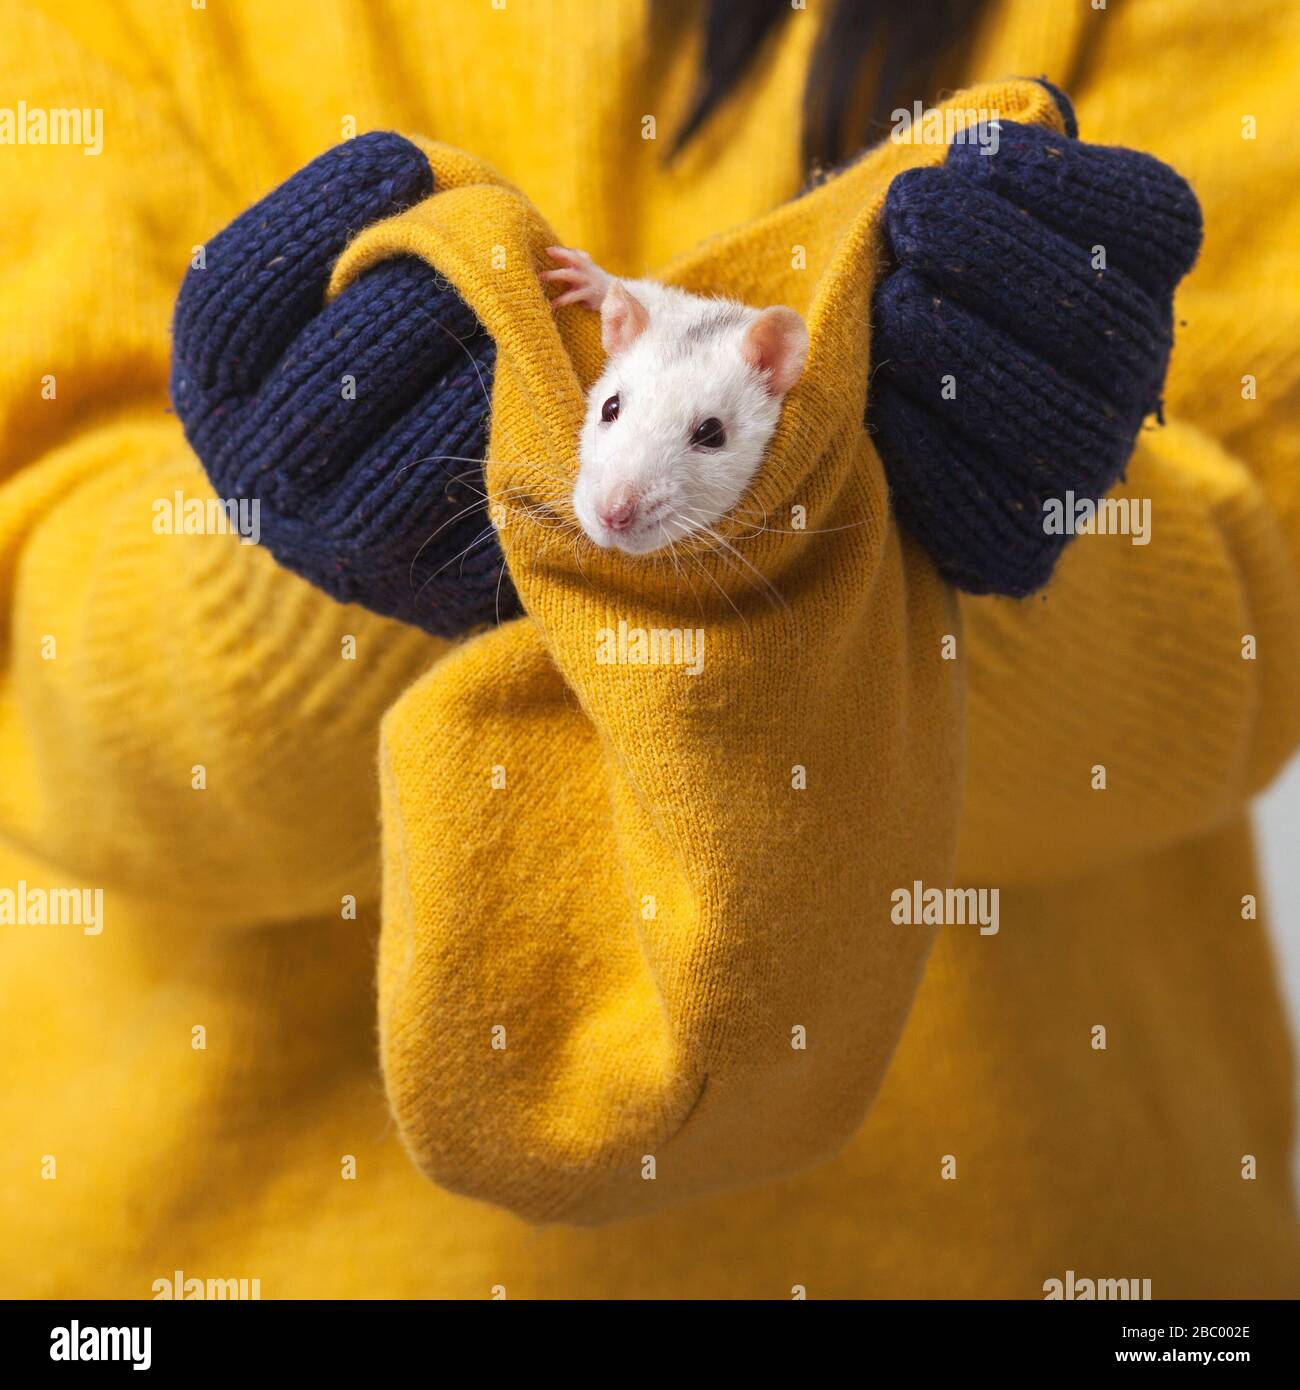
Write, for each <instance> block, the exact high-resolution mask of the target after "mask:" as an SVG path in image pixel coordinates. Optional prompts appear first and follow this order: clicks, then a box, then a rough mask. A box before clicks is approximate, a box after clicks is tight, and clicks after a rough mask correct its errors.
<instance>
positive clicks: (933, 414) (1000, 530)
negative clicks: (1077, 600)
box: [867, 84, 1201, 597]
mask: <svg viewBox="0 0 1300 1390" xmlns="http://www.w3.org/2000/svg"><path fill="white" fill-rule="evenodd" d="M1045 85H1047V84H1045ZM1053 95H1055V96H1056V98H1057V101H1058V104H1060V105H1061V106H1062V110H1063V114H1064V115H1065V117H1066V122H1067V128H1068V129H1069V130H1070V131H1071V135H1073V133H1074V131H1075V127H1074V121H1073V113H1072V112H1071V111H1070V109H1069V104H1068V102H1066V101H1065V99H1064V98H1063V97H1061V96H1060V94H1059V93H1055V92H1054V93H1053ZM884 232H885V239H886V243H887V246H888V249H889V252H890V254H891V255H892V257H893V260H894V262H895V263H896V268H894V269H892V270H891V271H890V273H889V274H887V275H886V276H885V277H884V279H883V280H882V281H881V283H880V285H879V286H878V288H877V290H876V295H875V300H874V304H873V312H874V316H875V324H874V336H873V340H872V358H873V361H874V362H875V363H876V364H877V366H876V368H875V372H874V374H873V378H872V384H871V392H870V399H869V402H868V407H867V421H868V425H869V427H870V428H871V429H872V431H873V432H874V435H875V441H876V446H877V448H878V450H879V452H880V456H881V458H882V460H883V461H884V464H885V469H886V473H887V476H888V478H889V482H890V491H891V500H892V505H893V506H894V509H895V511H896V513H897V516H898V518H899V521H900V522H901V523H902V524H903V525H904V526H905V527H906V528H907V529H908V530H909V531H910V532H911V533H912V535H913V536H915V537H916V539H917V540H919V541H920V542H921V544H922V545H923V546H924V547H925V548H926V550H927V551H928V552H929V554H930V556H931V558H932V559H933V560H934V562H935V564H936V565H937V566H938V568H939V571H940V573H941V574H942V575H943V576H944V578H945V579H947V580H948V581H949V582H950V583H952V584H953V585H955V586H956V587H957V588H959V589H963V590H966V591H967V592H969V593H975V594H983V593H995V594H1008V595H1013V596H1017V597H1020V596H1024V595H1026V594H1029V593H1032V592H1033V591H1034V590H1035V589H1038V588H1040V587H1041V586H1042V585H1043V584H1045V583H1046V582H1047V580H1048V578H1049V577H1050V576H1051V573H1052V569H1053V567H1054V566H1055V564H1056V561H1057V558H1058V556H1059V555H1060V552H1061V550H1062V549H1063V547H1064V546H1065V544H1066V543H1067V542H1068V541H1069V540H1070V539H1071V536H1070V534H1069V533H1068V532H1067V533H1065V534H1051V533H1049V532H1048V531H1047V530H1046V529H1045V517H1044V503H1045V502H1047V501H1048V500H1049V499H1064V498H1065V496H1066V494H1067V493H1073V494H1074V497H1075V498H1076V499H1080V498H1087V499H1094V500H1095V499H1096V498H1099V497H1101V496H1102V495H1103V494H1104V493H1105V492H1107V491H1108V490H1109V488H1110V487H1111V486H1112V485H1113V484H1114V483H1115V482H1116V481H1118V480H1119V478H1120V477H1121V476H1122V475H1123V472H1124V468H1125V466H1126V464H1127V462H1128V459H1129V456H1130V454H1131V453H1132V449H1133V442H1134V439H1135V437H1136V435H1137V432H1138V430H1139V429H1140V428H1141V425H1142V422H1143V420H1144V419H1145V418H1146V417H1147V416H1148V415H1149V414H1150V413H1151V412H1153V411H1158V410H1159V407H1160V392H1161V388H1162V386H1163V383H1164V378H1165V369H1166V367H1167V365H1168V362H1169V352H1170V349H1171V347H1172V344H1173V326H1172V318H1173V307H1172V306H1173V295H1174V290H1175V288H1176V286H1177V284H1178V282H1179V280H1180V279H1181V278H1182V277H1183V276H1184V275H1185V274H1186V273H1187V271H1188V270H1189V269H1190V268H1191V265H1192V263H1193V261H1194V260H1195V259H1196V254H1197V251H1198V249H1199V247H1200V241H1201V214H1200V207H1199V205H1198V203H1197V201H1196V197H1195V195H1194V194H1193V192H1192V190H1191V189H1190V188H1189V187H1188V185H1187V183H1186V182H1185V181H1184V180H1183V179H1182V178H1180V177H1179V176H1178V175H1177V174H1176V173H1175V172H1174V171H1173V170H1172V169H1170V168H1168V167H1167V166H1166V165H1164V164H1161V163H1160V161H1159V160H1156V159H1153V158H1151V157H1150V156H1149V155H1145V154H1141V153H1139V152H1138V151H1136V150H1126V149H1109V148H1102V147H1100V146H1092V145H1083V144H1080V143H1079V142H1078V140H1077V139H1074V138H1071V137H1070V136H1064V135H1058V134H1056V133H1055V132H1054V131H1050V130H1046V129H1044V128H1042V127H1038V126H1027V125H1018V124H1014V123H1012V122H1008V121H1004V122H1001V123H1000V129H999V140H998V144H997V149H996V153H989V154H986V153H983V146H982V145H980V144H978V143H976V142H974V141H971V142H969V143H965V144H955V145H953V147H952V148H951V150H950V152H949V154H948V158H947V161H946V163H945V164H943V165H942V166H940V167H937V168H929V169H915V170H910V171H908V172H907V173H904V174H901V175H900V176H899V177H898V178H896V179H895V180H894V181H893V183H892V184H891V185H890V188H889V192H888V195H887V197H886V200H885V210H884ZM1102 252H1104V256H1105V263H1104V268H1101V266H1100V261H1099V257H1100V254H1101V253H1102ZM945 387H946V390H945Z"/></svg>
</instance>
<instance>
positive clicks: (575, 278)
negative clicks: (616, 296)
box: [541, 246, 609, 312]
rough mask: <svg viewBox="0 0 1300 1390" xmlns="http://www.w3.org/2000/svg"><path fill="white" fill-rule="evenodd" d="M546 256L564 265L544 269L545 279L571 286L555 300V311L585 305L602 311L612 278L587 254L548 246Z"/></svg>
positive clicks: (553, 306)
mask: <svg viewBox="0 0 1300 1390" xmlns="http://www.w3.org/2000/svg"><path fill="white" fill-rule="evenodd" d="M546 254H547V255H548V256H550V258H551V259H552V260H553V261H559V263H560V265H559V268H558V269H555V270H543V271H542V272H541V278H542V279H543V280H545V281H547V282H548V283H550V284H562V285H568V287H569V288H568V289H567V290H565V291H564V293H563V294H557V295H556V296H555V298H554V299H553V300H551V308H552V309H558V308H559V307H560V306H561V305H562V304H581V305H582V306H583V307H584V308H586V309H594V310H596V311H597V312H599V311H600V306H601V305H602V304H603V303H604V302H605V291H606V290H607V289H609V276H608V275H606V274H605V272H604V271H603V270H601V268H600V267H599V266H598V265H597V264H596V262H595V261H593V260H592V259H591V257H590V256H589V255H587V253H586V252H585V251H574V250H572V249H570V248H569V247H567V246H548V247H547V248H546Z"/></svg>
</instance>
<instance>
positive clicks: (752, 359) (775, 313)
mask: <svg viewBox="0 0 1300 1390" xmlns="http://www.w3.org/2000/svg"><path fill="white" fill-rule="evenodd" d="M740 354H741V356H742V357H743V358H744V359H745V361H746V362H748V363H749V364H750V366H752V367H757V368H758V370H759V371H760V372H762V373H763V374H764V376H765V377H766V378H767V389H768V394H769V395H773V396H784V395H785V393H786V392H787V391H788V390H789V389H790V388H791V387H792V386H793V385H794V384H795V382H796V381H798V380H799V377H800V375H801V374H802V373H803V364H804V362H805V361H806V360H807V357H808V329H807V328H806V327H805V326H804V321H803V319H801V318H800V317H799V315H798V314H796V313H795V311H794V310H793V309H787V308H786V307H785V305H783V304H777V305H775V306H773V307H772V308H771V309H764V310H763V312H762V313H761V314H759V316H758V317H757V318H756V319H755V320H754V322H753V323H751V324H750V325H749V328H748V329H747V330H746V332H745V336H744V338H743V339H741V343H740Z"/></svg>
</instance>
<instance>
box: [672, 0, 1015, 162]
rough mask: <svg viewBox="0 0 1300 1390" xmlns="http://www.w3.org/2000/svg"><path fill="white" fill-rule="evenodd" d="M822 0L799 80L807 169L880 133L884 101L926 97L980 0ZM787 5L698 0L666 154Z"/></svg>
mask: <svg viewBox="0 0 1300 1390" xmlns="http://www.w3.org/2000/svg"><path fill="white" fill-rule="evenodd" d="M657 2H658V3H663V0H657ZM829 3H830V11H829V13H828V15H827V17H826V20H825V22H824V26H823V28H822V32H821V35H820V38H819V39H818V42H817V44H816V46H815V48H814V51H813V56H812V60H811V62H810V63H809V67H808V76H807V79H806V81H805V85H804V98H803V138H802V145H803V157H804V166H805V168H807V169H816V168H819V167H826V166H829V165H835V164H839V163H842V162H843V161H844V160H845V159H847V158H849V157H850V156H851V155H853V154H856V153H857V151H858V150H859V149H860V148H861V147H862V146H863V145H864V144H866V143H868V142H869V141H870V140H871V139H872V138H874V137H875V136H876V135H878V134H879V132H880V130H881V128H882V127H883V126H884V125H885V124H886V123H887V122H888V120H889V116H890V113H891V112H892V111H894V110H896V109H897V108H898V107H900V106H906V107H909V108H910V107H911V105H912V103H913V101H916V100H922V101H931V100H933V99H934V97H935V96H936V95H937V93H938V90H939V86H938V84H939V83H940V81H941V80H942V77H943V63H944V62H945V61H946V60H949V59H951V58H952V56H953V55H954V54H956V53H959V52H960V51H961V49H962V48H963V47H964V45H965V44H966V43H967V42H968V40H969V38H970V35H971V31H972V29H973V28H974V25H975V21H976V19H977V18H978V17H979V14H980V12H981V10H983V8H984V7H985V4H986V3H987V0H829ZM791 15H792V7H791V4H790V0H704V21H703V54H702V60H701V67H700V75H699V81H698V83H697V85H696V89H695V93H694V95H693V97H692V100H691V104H690V106H689V108H688V110H687V113H686V117H685V119H684V120H683V121H682V124H681V126H680V128H679V129H678V131H677V133H676V135H675V137H674V141H673V146H672V151H673V153H674V154H676V153H677V152H678V151H680V150H681V149H683V148H684V147H685V146H686V145H687V144H688V143H689V142H690V140H691V139H692V138H693V137H694V136H695V135H696V134H698V132H699V130H700V128H701V127H702V126H703V125H704V124H705V122H706V121H708V119H709V117H710V116H711V115H712V114H713V113H714V112H715V111H716V110H717V108H718V107H719V106H721V105H722V103H723V102H724V101H725V100H726V98H727V97H728V96H729V95H730V94H731V92H732V91H734V90H735V88H736V86H737V85H738V84H739V83H740V81H741V80H742V78H743V77H744V76H745V74H746V73H747V72H748V71H749V70H750V69H751V68H752V66H753V65H754V63H755V61H756V60H757V58H758V55H759V53H760V51H761V50H762V48H763V45H764V44H765V43H766V41H767V40H768V39H769V38H770V37H771V35H772V34H774V33H775V32H776V30H777V29H778V28H779V27H780V26H781V24H782V23H786V22H789V20H790V16H791ZM805 17H806V16H801V19H803V18H805ZM872 64H874V65H875V75H874V81H873V82H872V84H871V92H870V99H869V101H867V102H865V103H863V102H861V101H860V99H859V98H860V93H861V90H862V83H863V80H864V74H867V73H869V71H870V65H872ZM859 108H861V109H859Z"/></svg>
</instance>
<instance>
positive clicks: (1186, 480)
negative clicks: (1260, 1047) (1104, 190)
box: [958, 3, 1300, 912]
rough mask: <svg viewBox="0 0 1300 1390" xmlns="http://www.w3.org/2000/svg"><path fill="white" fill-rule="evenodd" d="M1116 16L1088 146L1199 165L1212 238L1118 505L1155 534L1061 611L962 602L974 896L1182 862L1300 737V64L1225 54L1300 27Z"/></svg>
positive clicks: (1072, 570) (964, 864) (1066, 561)
mask: <svg viewBox="0 0 1300 1390" xmlns="http://www.w3.org/2000/svg"><path fill="white" fill-rule="evenodd" d="M1112 9H1113V13H1110V14H1108V15H1107V16H1106V18H1105V19H1104V21H1102V20H1101V19H1100V17H1096V18H1098V22H1097V23H1096V24H1095V25H1093V26H1092V30H1093V32H1094V33H1095V37H1096V49H1095V52H1094V53H1093V55H1092V58H1093V60H1092V62H1091V63H1090V65H1089V72H1090V73H1091V78H1090V80H1089V81H1088V82H1087V83H1086V84H1081V85H1080V86H1079V87H1078V89H1077V90H1076V92H1075V94H1074V95H1075V96H1076V108H1077V111H1078V118H1079V126H1080V130H1081V132H1083V133H1084V135H1085V136H1086V138H1088V139H1091V140H1095V141H1098V142H1100V143H1121V142H1122V143H1124V144H1128V145H1134V146H1138V147H1140V148H1142V149H1145V150H1149V151H1151V152H1152V153H1153V154H1155V155H1157V156H1159V157H1160V158H1161V159H1163V160H1167V161H1168V162H1169V163H1170V164H1171V165H1173V166H1174V167H1175V168H1177V169H1178V170H1179V172H1180V173H1181V174H1183V175H1184V176H1185V177H1186V178H1187V179H1188V180H1189V181H1190V183H1191V186H1192V187H1193V189H1194V190H1195V192H1196V196H1197V198H1198V199H1199V201H1200V204H1201V207H1202V210H1203V213H1204V225H1205V239H1204V243H1203V245H1202V248H1201V253H1200V256H1199V258H1198V260H1197V263H1196V266H1195V267H1194V269H1193V270H1192V272H1191V274H1190V275H1189V276H1188V278H1187V280H1186V281H1185V282H1184V283H1183V284H1182V286H1181V287H1180V288H1179V291H1178V295H1177V298H1176V301H1175V315H1174V321H1175V348H1174V352H1173V356H1172V359H1171V363H1170V372H1169V378H1168V381H1167V383H1166V386H1165V390H1164V411H1163V413H1164V424H1163V425H1162V424H1160V423H1159V422H1158V421H1157V420H1156V419H1155V418H1154V417H1153V418H1151V419H1149V420H1148V421H1147V423H1146V426H1145V427H1144V429H1143V430H1142V432H1141V433H1140V435H1139V436H1138V440H1137V444H1136V447H1135V449H1134V452H1133V455H1132V457H1131V459H1130V460H1129V463H1128V466H1127V469H1126V471H1125V477H1124V481H1123V482H1122V483H1121V484H1120V485H1119V486H1118V487H1117V488H1116V489H1115V490H1114V491H1113V492H1112V493H1111V494H1110V496H1111V498H1112V499H1113V500H1114V501H1117V502H1121V503H1123V504H1124V505H1125V506H1126V507H1130V506H1131V507H1134V508H1140V509H1141V511H1140V512H1139V511H1133V512H1131V513H1130V519H1132V520H1140V519H1141V517H1143V516H1145V518H1146V520H1147V528H1146V535H1145V537H1141V536H1135V535H1133V534H1132V533H1131V532H1130V533H1129V534H1125V533H1122V532H1117V531H1116V530H1115V529H1114V528H1112V529H1111V530H1110V531H1109V532H1108V533H1099V534H1093V535H1085V536H1080V537H1078V539H1077V540H1075V541H1074V542H1073V543H1072V544H1071V545H1070V546H1069V547H1067V549H1066V550H1065V552H1064V554H1063V556H1062V558H1061V562H1060V564H1059V566H1058V568H1057V571H1056V574H1055V577H1054V578H1053V580H1052V583H1051V584H1050V586H1049V587H1048V588H1047V590H1046V591H1045V592H1044V593H1043V594H1042V595H1041V596H1040V597H1038V598H1036V599H1031V600H1028V601H1025V602H1020V603H1013V602H1008V601H1006V600H999V599H989V598H967V597H965V596H963V599H962V617H963V624H964V643H965V652H966V656H967V658H968V661H969V684H968V692H969V693H968V712H969V715H968V717H969V736H968V741H967V767H966V779H965V780H966V797H965V800H966V808H967V809H966V812H965V815H964V817H963V825H962V836H961V853H960V856H959V864H958V872H959V874H961V875H962V876H964V877H965V878H966V879H967V880H975V879H977V880H980V881H984V882H991V883H1001V884H1010V883H1014V882H1020V881H1032V880H1041V879H1043V878H1047V877H1055V878H1063V877H1069V876H1071V875H1074V874H1079V873H1085V872H1089V871H1093V870H1096V869H1097V868H1099V867H1103V866H1105V865H1107V864H1114V863H1118V862H1122V861H1124V860H1125V859H1128V858H1131V857H1134V856H1137V855H1140V854H1142V853H1144V852H1147V851H1150V850H1153V849H1158V848H1161V847H1163V846H1166V845H1171V844H1175V843H1177V842H1179V841H1180V840H1183V839H1185V838H1187V837H1188V836H1191V835H1195V834H1199V833H1201V832H1203V831H1205V830H1206V829H1208V828H1210V827H1213V826H1216V825H1219V824H1222V823H1224V822H1225V821H1227V820H1229V819H1231V818H1233V817H1236V816H1238V815H1240V813H1241V811H1242V809H1243V807H1244V806H1245V805H1246V804H1247V803H1248V801H1249V799H1250V797H1251V796H1252V795H1253V794H1255V793H1257V792H1258V791H1260V790H1261V789H1262V788H1263V787H1265V786H1266V785H1267V783H1268V782H1269V781H1270V780H1271V778H1272V777H1273V775H1274V774H1275V773H1276V771H1277V770H1278V769H1279V768H1280V767H1281V766H1282V765H1283V764H1284V763H1285V761H1286V759H1287V758H1288V757H1289V756H1290V755H1291V754H1292V753H1293V752H1294V751H1295V749H1296V747H1297V745H1300V433H1298V432H1297V429H1296V424H1295V422H1296V420H1297V419H1298V418H1300V359H1298V358H1297V355H1296V352H1295V343H1296V341H1297V340H1298V339H1300V282H1298V281H1297V278H1296V276H1295V273H1294V267H1293V265H1292V264H1291V262H1292V261H1293V260H1294V253H1293V251H1292V250H1291V249H1290V248H1293V247H1294V246H1295V245H1296V244H1297V241H1298V240H1300V196H1297V192H1296V189H1297V187H1298V186H1300V185H1298V184H1297V179H1296V172H1297V170H1296V165H1297V160H1296V149H1295V145H1294V142H1293V141H1292V140H1291V138H1290V131H1291V130H1293V129H1294V126H1295V122H1296V120H1297V117H1300V102H1298V101H1297V97H1296V92H1295V85H1294V83H1293V82H1291V81H1290V79H1289V75H1288V73H1287V71H1286V67H1285V64H1282V63H1278V64H1273V65H1264V66H1252V67H1251V68H1250V70H1249V72H1248V73H1247V72H1246V71H1245V70H1244V69H1239V68H1238V67H1237V66H1236V65H1235V64H1233V63H1223V62H1221V61H1219V59H1218V55H1220V54H1222V53H1224V52H1228V51H1232V50H1233V49H1234V46H1235V45H1236V44H1237V42H1238V37H1239V35H1240V34H1241V33H1242V32H1245V31H1246V30H1248V31H1249V32H1250V33H1251V34H1252V42H1254V43H1256V44H1257V45H1259V51H1265V50H1268V51H1272V52H1279V53H1281V52H1286V51H1289V50H1291V49H1293V48H1294V46H1295V44H1296V42H1297V41H1300V16H1298V15H1297V14H1296V12H1295V11H1294V10H1293V9H1291V8H1288V7H1285V6H1275V5H1270V4H1264V3H1261V4H1256V3H1251V4H1249V5H1248V6H1245V7H1238V8H1235V9H1234V10H1233V11H1232V12H1231V13H1227V12H1222V13H1221V12H1219V11H1216V10H1215V9H1213V8H1210V9H1200V10H1198V11H1197V12H1196V14H1195V15H1194V16H1193V15H1190V14H1188V13H1186V12H1184V11H1183V10H1181V9H1179V8H1178V7H1176V6H1162V5H1160V4H1153V3H1137V4H1134V5H1126V6H1123V7H1112ZM1242 26H1245V30H1243V27H1242ZM1195 55H1201V57H1200V58H1198V57H1197V56H1195ZM1189 67H1190V68H1194V69H1195V71H1196V79H1195V83H1194V90H1192V91H1190V92H1187V91H1185V90H1184V89H1185V84H1186V82H1187V74H1188V71H1189ZM1175 93H1178V94H1179V96H1178V99H1177V100H1176V101H1175V99H1174V96H1173V94H1175ZM1175 113H1176V115H1175ZM1113 515H1116V516H1118V515H1119V514H1118V513H1113ZM1135 541H1136V542H1138V543H1135ZM1242 891H1243V892H1245V891H1246V889H1245V888H1243V889H1242ZM1236 910H1237V906H1234V904H1233V903H1227V904H1225V911H1227V912H1235V911H1236Z"/></svg>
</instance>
